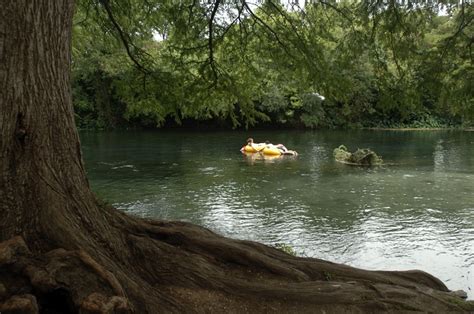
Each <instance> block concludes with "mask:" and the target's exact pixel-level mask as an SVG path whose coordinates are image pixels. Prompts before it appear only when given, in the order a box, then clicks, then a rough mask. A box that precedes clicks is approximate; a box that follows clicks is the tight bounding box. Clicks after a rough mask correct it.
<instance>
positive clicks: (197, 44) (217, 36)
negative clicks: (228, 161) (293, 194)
mask: <svg viewBox="0 0 474 314" xmlns="http://www.w3.org/2000/svg"><path fill="white" fill-rule="evenodd" d="M473 12H474V11H473V5H472V4H470V3H464V2H462V3H461V4H458V3H457V2H436V3H435V2H427V3H423V2H414V1H408V2H400V1H369V2H359V1H356V2H355V1H337V2H336V1H328V2H325V1H315V2H309V3H307V4H305V5H304V6H303V5H302V6H298V5H297V4H291V2H289V3H281V2H279V1H275V0H266V1H263V2H261V3H259V4H257V5H255V4H251V3H250V2H246V1H236V2H230V3H229V2H222V1H215V2H212V3H209V2H205V1H202V2H200V1H181V2H179V3H169V4H167V3H161V2H158V1H139V0H131V1H108V0H101V1H98V2H96V1H92V0H82V1H79V5H78V7H77V10H76V14H75V19H74V36H73V39H74V42H73V47H74V54H73V61H74V62H73V91H74V104H75V108H76V112H77V114H78V117H79V120H78V122H79V125H80V126H82V127H93V128H107V127H117V126H127V125H128V126H130V125H132V126H133V125H142V126H162V125H164V124H166V123H169V122H172V123H178V124H181V123H183V122H185V121H189V120H191V121H207V120H212V121H214V122H217V123H220V124H221V125H227V126H233V127H239V126H244V127H248V126H252V125H258V124H268V123H271V124H274V125H278V124H279V125H287V126H306V127H359V126H397V125H398V126H403V125H413V126H416V125H420V126H431V127H436V126H446V125H450V124H462V123H464V124H470V123H472V118H473V113H474V109H473V108H474V106H473V101H474V100H473V99H474V96H473V93H474V89H473V88H472V87H473V86H472V84H473V83H472V82H473V81H474V80H473V79H472V78H473V75H474V74H473V73H474V72H473V54H472V45H473V36H474V26H473V17H474V13H473ZM318 94H321V95H323V96H324V98H325V100H324V101H322V98H321V97H318ZM219 121H220V122H219Z"/></svg>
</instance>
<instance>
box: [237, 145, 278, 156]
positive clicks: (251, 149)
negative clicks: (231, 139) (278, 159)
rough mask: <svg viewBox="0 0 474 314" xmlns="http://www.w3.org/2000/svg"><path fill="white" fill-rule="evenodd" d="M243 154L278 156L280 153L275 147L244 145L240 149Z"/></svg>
mask: <svg viewBox="0 0 474 314" xmlns="http://www.w3.org/2000/svg"><path fill="white" fill-rule="evenodd" d="M241 150H242V151H243V152H245V153H258V152H260V153H262V154H264V155H269V156H280V155H281V151H280V150H279V149H278V148H276V147H266V145H265V144H253V145H252V146H250V145H246V146H244V147H242V149H241Z"/></svg>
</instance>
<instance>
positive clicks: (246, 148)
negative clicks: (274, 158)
mask: <svg viewBox="0 0 474 314" xmlns="http://www.w3.org/2000/svg"><path fill="white" fill-rule="evenodd" d="M264 148H265V144H253V145H252V146H250V145H245V146H244V147H242V150H243V151H244V152H246V153H258V152H263V150H264Z"/></svg>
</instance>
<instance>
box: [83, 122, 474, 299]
mask: <svg viewBox="0 0 474 314" xmlns="http://www.w3.org/2000/svg"><path fill="white" fill-rule="evenodd" d="M249 136H251V137H253V138H254V139H255V140H256V141H257V142H259V141H265V140H267V139H268V140H270V141H272V142H273V143H275V144H276V143H284V144H285V145H286V146H287V147H288V148H289V149H294V150H296V151H298V153H299V156H298V157H297V158H291V157H288V158H287V157H285V158H279V159H252V158H246V157H244V156H243V155H242V154H241V153H240V152H239V149H240V147H241V146H242V145H243V144H244V143H245V140H246V138H247V137H249ZM81 141H82V147H83V153H84V159H85V162H86V168H87V171H88V177H89V180H90V183H91V186H92V188H93V190H94V191H95V192H96V194H97V195H98V196H99V197H100V198H102V199H104V200H106V201H108V202H110V203H111V204H113V205H114V206H116V207H117V208H119V209H122V210H124V211H126V212H128V213H130V214H133V215H137V216H141V217H152V218H157V219H168V220H185V221H189V222H193V223H196V224H199V225H202V226H205V227H207V228H209V229H212V230H213V231H215V232H217V233H219V234H223V235H226V236H230V237H234V238H240V239H247V240H254V241H259V242H263V243H266V244H269V245H285V246H289V247H291V248H292V249H293V250H294V251H296V253H297V254H298V255H301V256H308V257H317V258H322V259H326V260H329V261H333V262H337V263H344V264H348V265H352V266H356V267H361V268H365V269H381V270H407V269H421V270H424V271H426V272H429V273H431V274H433V275H435V276H436V277H438V278H440V279H441V280H442V281H443V282H444V283H445V284H446V285H447V286H448V288H450V289H453V290H458V289H463V290H465V291H466V292H467V293H468V296H469V299H473V298H474V132H463V131H369V130H361V131H255V132H244V131H233V132H231V131H219V132H197V131H179V132H178V131H155V132H144V131H133V132H97V133H90V132H83V133H81ZM340 144H344V145H345V146H347V147H348V148H349V150H355V149H357V148H358V147H360V148H365V147H369V148H371V149H373V150H374V151H376V152H377V153H379V154H380V155H382V157H383V159H384V161H385V162H386V163H387V164H386V165H385V166H381V167H374V168H364V167H353V166H347V165H343V164H339V163H337V162H335V161H334V158H333V155H332V151H333V149H334V148H335V147H337V146H339V145H340Z"/></svg>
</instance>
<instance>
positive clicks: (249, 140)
mask: <svg viewBox="0 0 474 314" xmlns="http://www.w3.org/2000/svg"><path fill="white" fill-rule="evenodd" d="M247 144H249V145H251V144H253V138H251V137H249V138H248V139H247Z"/></svg>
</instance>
